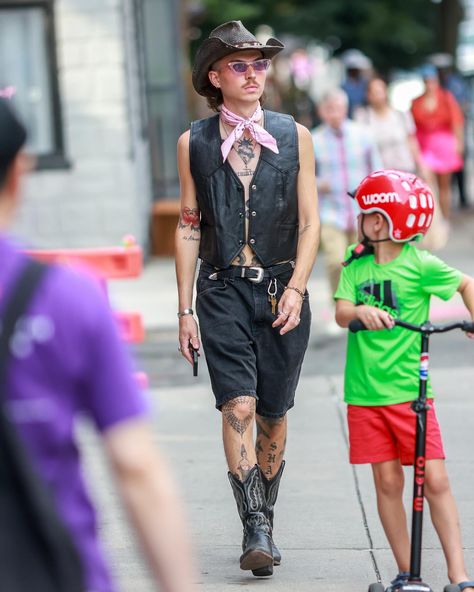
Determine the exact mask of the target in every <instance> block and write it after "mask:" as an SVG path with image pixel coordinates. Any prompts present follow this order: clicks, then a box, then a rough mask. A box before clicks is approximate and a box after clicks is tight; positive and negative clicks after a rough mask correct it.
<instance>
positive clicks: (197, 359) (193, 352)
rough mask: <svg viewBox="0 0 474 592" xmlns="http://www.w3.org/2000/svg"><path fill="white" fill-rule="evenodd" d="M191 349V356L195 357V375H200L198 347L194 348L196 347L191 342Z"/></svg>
mask: <svg viewBox="0 0 474 592" xmlns="http://www.w3.org/2000/svg"><path fill="white" fill-rule="evenodd" d="M189 351H190V352H191V356H192V358H193V376H197V375H198V364H199V354H198V351H197V349H194V347H193V346H192V345H191V343H190V344H189Z"/></svg>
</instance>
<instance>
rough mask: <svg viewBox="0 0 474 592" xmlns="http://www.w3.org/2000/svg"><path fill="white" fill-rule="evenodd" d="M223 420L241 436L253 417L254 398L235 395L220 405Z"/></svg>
mask: <svg viewBox="0 0 474 592" xmlns="http://www.w3.org/2000/svg"><path fill="white" fill-rule="evenodd" d="M222 415H223V417H224V419H225V421H226V422H227V423H228V424H229V425H230V426H231V427H232V428H233V429H234V430H235V431H236V432H237V433H239V434H240V435H241V436H242V435H243V434H244V432H245V431H246V430H247V428H248V427H249V425H250V423H251V422H252V420H253V418H254V417H255V398H254V397H245V396H244V397H236V398H235V399H231V400H230V401H227V403H225V404H224V405H223V406H222Z"/></svg>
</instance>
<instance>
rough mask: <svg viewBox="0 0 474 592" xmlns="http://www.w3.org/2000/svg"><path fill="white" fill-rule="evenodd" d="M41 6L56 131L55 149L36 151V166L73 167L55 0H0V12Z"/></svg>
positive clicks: (48, 167) (54, 136)
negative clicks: (66, 127)
mask: <svg viewBox="0 0 474 592" xmlns="http://www.w3.org/2000/svg"><path fill="white" fill-rule="evenodd" d="M4 8H5V9H10V10H11V9H18V10H24V9H27V8H41V9H42V10H43V11H44V34H45V41H46V52H47V61H48V63H47V64H46V67H47V69H48V73H49V81H50V98H51V102H52V110H53V112H52V130H51V131H52V134H53V142H54V149H53V151H52V152H49V153H47V154H34V153H33V156H35V157H36V166H35V168H36V170H50V169H67V168H70V167H71V163H70V161H69V160H68V159H67V158H66V155H65V144H64V133H63V119H62V108H61V100H60V88H59V76H58V59H57V54H56V27H55V20H54V0H0V15H1V11H2V9H4Z"/></svg>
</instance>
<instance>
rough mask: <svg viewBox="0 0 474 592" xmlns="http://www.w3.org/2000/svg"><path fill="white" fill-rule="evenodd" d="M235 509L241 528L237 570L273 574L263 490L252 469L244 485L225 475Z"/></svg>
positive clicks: (255, 467)
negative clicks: (238, 567) (229, 485)
mask: <svg viewBox="0 0 474 592" xmlns="http://www.w3.org/2000/svg"><path fill="white" fill-rule="evenodd" d="M228 476H229V481H230V484H231V486H232V491H233V493H234V497H235V501H236V502H237V509H238V511H239V516H240V519H241V520H242V525H243V527H244V538H243V542H242V551H243V553H242V555H241V557H240V569H244V570H252V571H254V570H259V569H261V568H271V571H270V573H267V574H265V575H271V574H272V573H273V555H272V541H271V528H270V522H269V520H268V517H267V512H266V501H265V489H264V486H263V483H262V478H261V474H260V470H259V468H258V466H257V465H255V466H254V467H253V468H252V470H251V471H250V472H249V474H248V475H247V477H246V479H245V481H240V480H239V479H238V478H237V477H236V476H235V475H233V474H232V473H228ZM267 571H268V570H267Z"/></svg>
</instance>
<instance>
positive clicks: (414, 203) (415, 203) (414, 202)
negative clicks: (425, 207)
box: [408, 194, 418, 210]
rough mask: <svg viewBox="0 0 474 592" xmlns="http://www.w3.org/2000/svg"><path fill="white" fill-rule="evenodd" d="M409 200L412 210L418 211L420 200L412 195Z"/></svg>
mask: <svg viewBox="0 0 474 592" xmlns="http://www.w3.org/2000/svg"><path fill="white" fill-rule="evenodd" d="M408 199H409V200H410V208H412V210H416V209H417V207H418V200H417V199H416V195H413V194H412V195H410V197H409V198H408Z"/></svg>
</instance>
